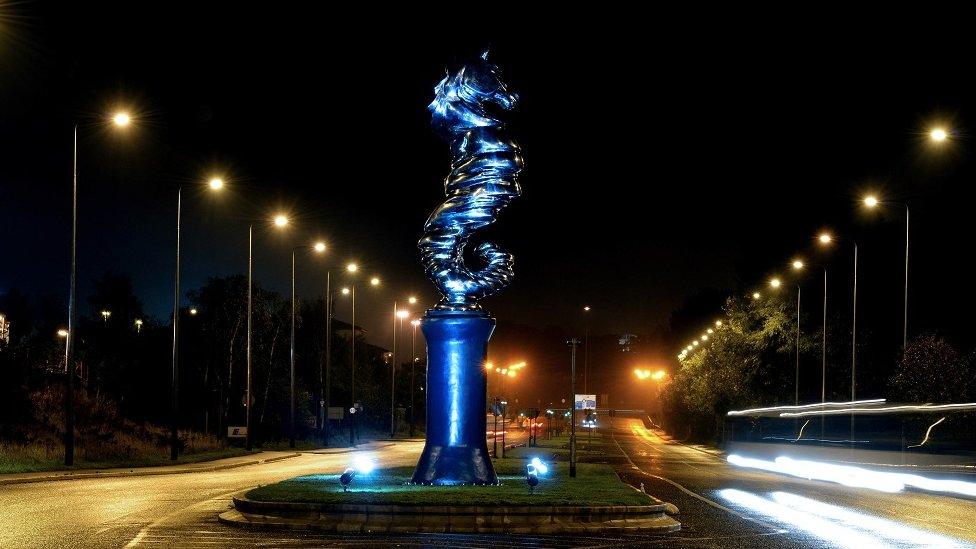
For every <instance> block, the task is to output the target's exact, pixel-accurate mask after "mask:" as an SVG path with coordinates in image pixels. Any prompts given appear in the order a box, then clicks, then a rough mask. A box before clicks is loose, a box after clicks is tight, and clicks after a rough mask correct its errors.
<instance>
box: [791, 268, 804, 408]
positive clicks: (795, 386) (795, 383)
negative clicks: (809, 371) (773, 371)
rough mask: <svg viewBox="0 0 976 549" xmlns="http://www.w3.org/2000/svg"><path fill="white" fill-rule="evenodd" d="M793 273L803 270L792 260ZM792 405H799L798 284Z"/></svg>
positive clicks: (797, 287)
mask: <svg viewBox="0 0 976 549" xmlns="http://www.w3.org/2000/svg"><path fill="white" fill-rule="evenodd" d="M791 266H792V267H793V270H794V271H802V270H803V267H804V265H803V261H802V260H800V259H794V260H793V263H792V264H791ZM793 404H794V405H796V406H799V405H800V283H799V282H797V284H796V373H795V374H794V378H793Z"/></svg>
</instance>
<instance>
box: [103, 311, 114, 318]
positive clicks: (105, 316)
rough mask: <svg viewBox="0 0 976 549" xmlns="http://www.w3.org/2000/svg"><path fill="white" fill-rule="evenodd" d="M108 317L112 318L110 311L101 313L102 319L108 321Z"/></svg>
mask: <svg viewBox="0 0 976 549" xmlns="http://www.w3.org/2000/svg"><path fill="white" fill-rule="evenodd" d="M110 316H112V311H102V318H104V319H108V317H110Z"/></svg>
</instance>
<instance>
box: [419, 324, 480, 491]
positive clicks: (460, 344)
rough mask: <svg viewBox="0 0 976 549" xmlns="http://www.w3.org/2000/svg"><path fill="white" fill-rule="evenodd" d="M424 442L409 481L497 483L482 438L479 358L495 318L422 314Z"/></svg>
mask: <svg viewBox="0 0 976 549" xmlns="http://www.w3.org/2000/svg"><path fill="white" fill-rule="evenodd" d="M421 329H422V330H423V332H424V336H425V337H426V338H427V443H426V444H425V446H424V451H423V453H422V454H421V455H420V461H418V462H417V468H416V469H415V470H414V473H413V479H412V482H413V483H414V484H434V485H441V486H451V485H458V484H498V477H496V476H495V469H494V467H492V465H491V459H490V457H489V455H488V443H487V438H486V436H485V417H486V410H487V403H486V401H485V398H486V397H485V391H486V389H487V383H488V377H487V374H486V373H485V359H486V358H487V356H488V339H489V338H491V333H492V332H493V331H494V330H495V319H493V318H491V317H489V316H488V315H487V314H485V313H483V312H471V311H436V310H431V311H427V315H426V316H425V317H424V318H423V320H422V321H421Z"/></svg>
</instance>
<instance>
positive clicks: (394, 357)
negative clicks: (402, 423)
mask: <svg viewBox="0 0 976 549" xmlns="http://www.w3.org/2000/svg"><path fill="white" fill-rule="evenodd" d="M397 309H398V306H397V300H395V299H394V300H393V352H392V353H391V354H390V438H393V437H394V436H396V361H397V340H396V336H397Z"/></svg>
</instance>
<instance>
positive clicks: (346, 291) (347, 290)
mask: <svg viewBox="0 0 976 549" xmlns="http://www.w3.org/2000/svg"><path fill="white" fill-rule="evenodd" d="M357 272H359V265H358V264H356V263H349V264H348V265H346V273H348V274H349V275H350V276H352V275H355V274H356V273H357ZM369 284H370V286H373V287H376V286H379V285H380V279H379V277H375V276H374V277H373V278H371V279H369ZM342 295H348V296H350V298H351V299H350V309H351V317H352V319H351V326H350V329H351V330H352V331H351V335H350V338H349V340H350V342H349V345H350V353H349V362H350V370H351V373H350V376H351V379H350V391H349V392H350V397H351V398H350V400H351V401H352V403H351V405H350V409H354V408H355V406H356V284H355V282H353V283H352V284H350V285H349V286H346V287H344V288H342ZM357 421H358V420H357V419H356V416H353V419H352V421H350V426H349V442H350V444H353V443H354V439H355V429H356V428H355V423H356V422H357Z"/></svg>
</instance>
